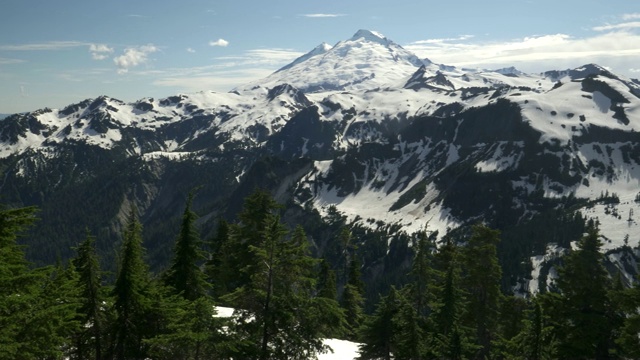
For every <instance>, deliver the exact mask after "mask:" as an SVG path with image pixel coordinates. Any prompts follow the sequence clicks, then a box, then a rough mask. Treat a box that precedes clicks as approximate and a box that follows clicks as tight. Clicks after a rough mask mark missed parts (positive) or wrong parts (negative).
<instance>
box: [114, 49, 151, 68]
mask: <svg viewBox="0 0 640 360" xmlns="http://www.w3.org/2000/svg"><path fill="white" fill-rule="evenodd" d="M156 51H158V48H157V47H156V46H154V45H153V44H149V45H143V46H138V47H130V48H127V49H125V50H124V54H122V55H120V56H117V57H115V58H114V59H113V62H114V63H115V64H116V65H117V66H118V74H124V73H126V72H128V71H129V69H130V68H132V67H136V66H138V65H141V64H144V63H146V62H148V61H149V54H151V53H154V52H156Z"/></svg>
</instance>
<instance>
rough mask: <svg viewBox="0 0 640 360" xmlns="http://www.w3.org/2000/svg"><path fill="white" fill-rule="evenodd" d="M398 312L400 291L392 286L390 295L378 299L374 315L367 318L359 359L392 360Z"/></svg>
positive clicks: (362, 333)
mask: <svg viewBox="0 0 640 360" xmlns="http://www.w3.org/2000/svg"><path fill="white" fill-rule="evenodd" d="M397 313H398V291H397V290H396V289H395V288H391V291H390V292H389V295H387V296H384V297H382V298H381V299H380V300H379V301H378V305H377V306H376V310H375V311H374V313H373V315H372V316H370V317H369V318H367V320H366V321H365V322H364V324H363V325H362V329H361V330H360V336H359V339H360V340H361V341H362V343H363V344H362V345H360V349H359V350H360V356H359V359H363V360H364V359H384V360H391V359H392V357H393V353H394V351H395V343H394V334H395V333H396V328H395V324H394V317H395V316H396V314H397Z"/></svg>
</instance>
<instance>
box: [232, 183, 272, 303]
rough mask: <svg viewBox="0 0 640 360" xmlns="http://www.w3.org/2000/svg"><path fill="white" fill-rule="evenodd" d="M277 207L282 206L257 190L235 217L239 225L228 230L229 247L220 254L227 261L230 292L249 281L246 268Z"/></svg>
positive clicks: (252, 259) (251, 261) (261, 242)
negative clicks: (229, 275)
mask: <svg viewBox="0 0 640 360" xmlns="http://www.w3.org/2000/svg"><path fill="white" fill-rule="evenodd" d="M280 208H282V206H281V205H280V204H278V203H277V202H276V201H275V200H274V199H273V197H271V194H269V193H268V192H267V191H264V190H257V191H256V192H254V193H253V194H251V195H249V196H248V197H247V198H246V199H245V201H244V207H243V208H242V211H241V212H240V213H239V214H238V220H239V223H238V224H233V225H232V226H231V227H230V229H229V246H228V247H226V248H225V250H228V251H229V252H227V253H222V254H223V256H226V257H227V258H228V260H229V261H228V262H227V263H226V265H228V270H227V271H229V273H230V274H232V276H231V279H230V280H231V281H230V282H229V283H227V287H228V291H229V292H232V291H234V290H235V289H238V288H239V287H241V286H243V285H245V284H248V283H250V282H251V279H250V273H249V272H247V271H245V269H246V268H247V267H251V266H252V265H253V264H254V261H255V259H254V253H253V250H252V248H254V247H260V246H261V245H262V244H263V241H264V239H263V235H264V234H265V232H266V231H267V224H268V221H267V220H268V218H270V217H273V216H274V215H276V214H277V212H278V211H279V209H280Z"/></svg>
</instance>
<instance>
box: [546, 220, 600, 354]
mask: <svg viewBox="0 0 640 360" xmlns="http://www.w3.org/2000/svg"><path fill="white" fill-rule="evenodd" d="M601 246H602V243H601V242H600V239H599V238H598V231H597V229H595V228H593V227H592V228H590V229H589V230H588V232H587V234H586V235H585V236H584V237H583V238H582V239H581V240H580V241H579V242H578V249H577V250H574V251H572V252H571V253H570V254H569V255H567V256H566V257H565V258H564V265H563V266H562V267H561V268H560V269H559V278H558V281H557V284H558V289H559V290H560V292H561V295H562V309H563V314H562V315H563V320H564V322H563V324H562V330H561V331H562V332H563V333H564V335H565V338H564V339H563V341H562V342H561V343H560V344H559V349H558V350H559V356H560V357H565V358H566V357H573V358H596V359H604V358H607V357H609V355H610V354H609V350H610V347H611V342H612V339H611V334H612V328H611V325H610V319H609V318H608V316H607V313H608V311H607V308H608V307H609V306H610V303H609V299H608V290H609V288H610V283H609V279H608V275H607V272H606V270H605V268H604V266H603V264H602V260H603V256H602V254H601V253H600V248H601Z"/></svg>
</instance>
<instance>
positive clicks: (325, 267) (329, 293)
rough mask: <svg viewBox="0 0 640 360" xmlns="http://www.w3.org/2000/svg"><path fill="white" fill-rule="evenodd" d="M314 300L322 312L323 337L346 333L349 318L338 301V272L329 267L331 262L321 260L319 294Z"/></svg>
mask: <svg viewBox="0 0 640 360" xmlns="http://www.w3.org/2000/svg"><path fill="white" fill-rule="evenodd" d="M314 301H315V302H316V303H317V304H318V307H319V308H318V313H319V314H322V318H323V319H322V321H321V326H322V328H321V331H320V332H321V333H322V335H323V337H327V338H340V337H342V336H344V335H345V332H346V327H347V320H346V318H345V315H344V309H342V308H341V307H340V304H339V303H338V290H337V284H336V273H335V271H333V270H331V268H330V267H329V262H327V261H326V260H322V261H321V262H320V274H319V277H318V285H317V295H316V298H315V299H314Z"/></svg>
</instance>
